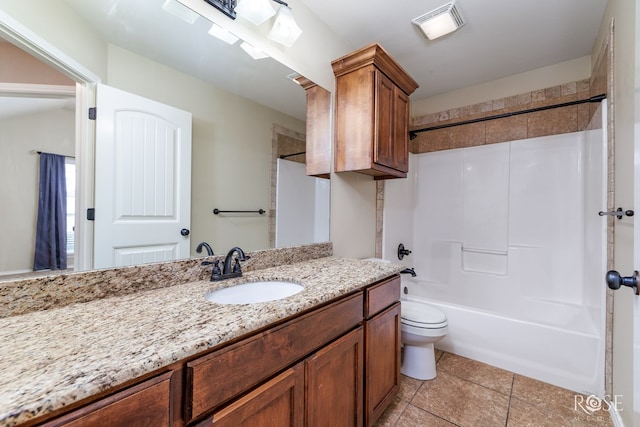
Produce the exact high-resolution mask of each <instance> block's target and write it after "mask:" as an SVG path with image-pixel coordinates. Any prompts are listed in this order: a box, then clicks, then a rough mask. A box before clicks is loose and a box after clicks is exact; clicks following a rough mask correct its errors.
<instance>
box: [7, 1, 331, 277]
mask: <svg viewBox="0 0 640 427" xmlns="http://www.w3.org/2000/svg"><path fill="white" fill-rule="evenodd" d="M59 3H60V5H63V4H65V5H66V6H65V7H62V8H60V13H64V14H77V15H76V18H77V19H79V20H82V21H84V22H86V26H85V30H86V31H88V32H89V31H95V33H92V34H87V37H88V38H95V39H98V40H100V43H102V44H103V46H102V50H103V53H104V56H105V63H106V66H105V67H104V69H98V70H94V69H92V70H91V71H92V72H95V73H96V75H98V76H99V77H100V79H101V80H102V82H103V83H105V84H107V85H109V86H112V87H115V88H118V89H121V90H124V91H128V92H130V93H133V94H136V95H140V96H143V97H147V98H149V99H152V100H155V101H158V102H162V103H164V104H167V105H171V106H174V107H176V108H179V109H182V110H184V111H188V112H190V113H191V114H192V156H191V164H190V167H191V202H190V206H191V213H190V221H189V222H190V224H189V229H190V235H189V236H188V238H189V240H190V243H189V255H190V256H203V255H205V253H202V254H198V253H196V251H195V249H196V247H197V245H198V244H199V243H200V242H203V241H206V242H208V243H209V245H210V246H211V247H212V249H213V251H214V252H215V253H216V254H221V253H225V252H226V251H227V250H228V249H229V248H230V247H232V246H236V245H237V246H241V247H243V249H245V250H249V251H250V250H257V249H264V248H268V247H274V246H275V245H276V243H277V242H278V241H279V242H283V243H282V244H280V243H278V246H289V245H290V244H302V243H311V242H312V241H326V240H328V197H327V198H326V199H324V198H322V197H325V196H318V197H319V199H318V201H315V200H316V198H315V197H313V199H314V203H313V204H312V205H311V204H305V207H308V206H318V209H317V210H312V211H308V210H307V211H302V210H301V209H300V212H299V215H298V216H297V217H298V218H299V219H300V220H301V222H304V221H307V223H306V224H303V225H302V226H301V225H300V224H296V226H297V227H302V228H298V229H295V228H293V229H290V230H288V234H289V237H287V238H281V237H280V236H281V235H283V236H284V234H282V233H283V227H284V228H287V227H288V226H289V225H291V224H293V223H292V222H290V221H285V222H284V223H278V221H277V219H278V214H279V212H282V215H283V217H285V216H287V215H288V216H289V217H290V216H291V215H292V212H293V216H294V217H295V216H296V212H295V211H296V210H297V209H298V208H300V206H299V205H296V203H295V202H293V203H285V202H278V197H277V189H278V187H279V186H280V187H281V185H279V184H283V182H279V180H278V174H279V170H278V167H277V163H278V161H277V160H278V158H279V157H281V156H284V157H285V158H286V160H281V162H284V163H285V164H291V163H292V162H297V163H304V161H305V156H304V154H298V155H295V156H291V154H295V153H300V152H303V151H304V146H305V142H304V139H305V135H304V134H305V122H304V119H305V93H304V90H303V89H302V88H301V87H299V86H297V85H296V84H295V83H294V82H293V81H292V80H291V77H292V76H291V75H292V74H293V71H292V70H290V69H287V68H286V67H284V66H282V65H281V64H278V63H277V62H276V61H274V60H272V59H270V58H266V59H261V60H257V61H256V60H253V59H251V58H250V57H248V56H247V55H246V54H244V53H243V51H242V50H241V49H239V47H238V46H229V45H226V44H225V43H224V42H221V41H219V40H217V39H215V38H213V37H211V36H209V35H208V34H207V31H208V28H209V27H210V23H208V21H206V20H204V19H203V18H199V19H198V20H197V21H196V22H194V23H193V24H188V23H186V22H184V21H181V20H180V19H178V18H176V17H175V16H173V15H171V14H169V13H167V12H166V11H164V10H163V9H162V8H161V6H162V5H161V2H155V1H151V0H144V1H141V2H135V5H134V4H133V3H134V2H117V3H116V4H115V5H114V4H112V2H111V3H110V2H99V3H100V4H99V5H98V4H93V5H92V4H91V3H98V2H81V1H77V0H68V1H66V2H59ZM107 3H109V4H107ZM140 10H144V13H141V12H140ZM150 26H152V28H153V30H151V29H150ZM36 30H37V29H33V31H34V32H36V33H37V31H36ZM60 31H65V29H64V28H61V29H60ZM185 46H189V47H188V48H185ZM221 52H224V53H221ZM9 54H11V55H14V56H6V55H9ZM87 54H89V53H87ZM91 54H92V55H94V56H95V52H92V53H91ZM0 55H2V58H3V61H1V62H2V63H3V64H8V63H11V64H12V66H11V67H0V77H2V81H1V83H2V84H3V85H5V86H3V87H10V88H11V89H10V90H9V91H7V90H4V92H3V93H2V95H4V96H3V97H2V105H0V109H2V115H1V116H0V151H1V152H2V153H1V155H0V159H1V160H0V162H2V165H1V166H2V168H1V172H0V173H1V174H3V176H1V177H0V178H2V179H3V182H7V183H9V182H11V183H15V185H9V186H3V189H2V194H0V198H1V200H3V205H4V206H5V207H7V208H5V209H3V210H2V212H1V213H0V219H1V220H2V222H3V223H4V224H11V226H10V227H4V230H3V231H2V232H1V233H2V234H1V235H2V241H3V242H13V243H12V244H11V245H8V244H5V245H2V249H0V250H1V251H2V252H3V253H2V254H0V278H1V277H2V275H3V274H4V275H5V278H6V277H8V276H7V274H12V275H15V274H24V273H26V272H29V271H31V270H32V269H33V256H34V244H35V243H34V242H35V228H36V226H35V224H36V217H37V213H36V211H37V202H38V182H37V181H38V179H39V171H38V168H39V155H37V154H35V153H34V151H43V152H51V153H55V154H61V155H64V156H66V158H67V159H69V161H68V163H70V164H74V163H75V162H80V161H81V160H80V159H77V160H76V161H75V162H74V157H75V150H76V147H75V132H76V125H77V123H76V116H77V117H83V116H84V114H83V113H79V114H77V115H76V112H75V105H76V104H75V102H74V98H73V96H72V95H73V93H74V91H73V90H70V91H67V92H64V91H63V92H64V93H58V92H60V89H59V88H60V87H61V86H67V87H70V88H73V87H74V85H75V82H74V81H73V80H71V79H69V78H67V77H65V76H64V75H63V74H60V73H58V72H57V71H56V70H53V69H51V68H50V67H48V66H46V65H43V64H41V63H40V65H39V66H38V67H36V66H33V64H32V65H31V66H30V67H28V68H29V69H30V70H39V72H37V73H35V72H34V73H28V74H29V75H28V76H27V73H21V72H17V71H16V69H17V67H15V65H16V64H17V63H18V62H17V60H14V59H15V58H17V56H22V59H21V60H23V61H29V60H31V61H36V62H38V61H37V60H35V59H34V58H30V59H27V58H29V55H27V54H26V53H25V52H22V51H21V50H20V49H18V48H16V47H15V46H13V45H12V44H10V43H6V42H3V43H0ZM7 57H9V58H12V60H11V61H5V58H7ZM74 60H76V61H77V62H78V63H79V64H84V62H83V58H82V57H78V58H74ZM44 69H46V72H45V71H42V70H44ZM12 73H13V77H12V76H11V74H12ZM32 74H35V76H34V75H32ZM52 76H55V77H52ZM51 79H54V80H51ZM57 79H59V80H57ZM25 80H26V81H25ZM18 83H19V84H24V83H27V84H28V85H27V86H26V87H27V88H28V90H30V91H31V92H30V94H28V95H27V94H26V93H20V89H19V87H18V86H19V85H18ZM33 85H49V86H52V87H53V86H55V88H56V89H55V91H56V93H55V94H54V93H46V91H45V93H44V94H42V93H40V92H38V91H35V92H34V90H33V87H34V86H33ZM8 92H11V93H8ZM7 95H11V96H7ZM43 96H44V97H45V98H42V97H43ZM21 100H22V101H24V103H29V104H31V106H30V107H29V109H26V110H25V109H24V108H20V106H21V105H22V102H21ZM27 101H29V102H27ZM36 101H37V102H36ZM37 104H40V106H39V107H35V105H37ZM6 111H9V112H6ZM95 162H96V163H97V162H100V159H99V158H96V159H95ZM76 166H77V167H78V168H80V167H81V165H76ZM289 169H296V168H295V167H294V168H287V171H286V172H283V173H286V174H290V173H291V170H289ZM298 169H300V168H298ZM71 175H72V174H71V173H70V174H69V176H70V177H71ZM293 176H295V175H293ZM286 179H287V180H289V179H293V178H286ZM302 180H303V177H302V176H301V177H300V178H299V181H302ZM304 180H311V181H313V180H316V179H315V178H307V177H304ZM70 181H72V179H70ZM321 181H324V183H321V184H311V186H310V187H309V186H307V187H303V188H302V189H301V188H293V189H292V188H290V187H291V186H286V185H285V186H284V189H282V190H281V191H300V192H302V193H305V196H307V197H308V196H309V191H311V190H309V188H314V189H315V188H316V187H325V188H324V189H321V190H318V191H319V192H323V193H322V194H325V195H326V194H328V181H326V180H321ZM314 182H315V181H314ZM314 191H315V190H314ZM302 193H300V194H302ZM67 196H68V197H73V196H74V194H73V192H71V191H70V192H69V193H68V194H67ZM298 197H299V196H296V195H293V196H290V197H289V198H290V199H293V200H296V199H298ZM325 200H326V201H325ZM69 204H70V205H71V206H74V205H75V203H74V202H73V201H72V200H71V201H70V202H69ZM284 206H288V207H284ZM215 208H217V209H220V210H257V209H264V210H265V211H266V212H265V214H263V215H259V214H224V215H214V214H213V209H215ZM320 210H322V211H323V212H324V213H323V214H320V213H319V212H320ZM68 213H69V214H70V215H71V214H74V212H73V209H69V210H68ZM78 216H79V217H81V218H80V219H79V220H80V221H82V220H84V216H85V212H80V213H79V214H78ZM71 222H73V219H71ZM70 228H71V230H72V231H73V228H72V227H70ZM309 229H312V230H315V231H314V232H313V233H301V232H299V231H296V230H309ZM286 231H287V230H284V232H286ZM83 238H84V236H81V235H78V233H76V234H75V235H74V234H71V236H69V242H70V243H73V242H72V240H73V239H75V240H76V241H79V240H82V239H83ZM95 244H96V245H100V242H98V241H96V242H95ZM91 249H92V248H91ZM73 255H74V251H73V247H70V248H69V267H70V268H71V267H72V266H73V265H74V256H73ZM91 265H93V264H91Z"/></svg>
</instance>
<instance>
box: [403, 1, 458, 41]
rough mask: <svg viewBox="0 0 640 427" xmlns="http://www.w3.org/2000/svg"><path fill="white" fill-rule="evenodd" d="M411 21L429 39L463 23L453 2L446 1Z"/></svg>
mask: <svg viewBox="0 0 640 427" xmlns="http://www.w3.org/2000/svg"><path fill="white" fill-rule="evenodd" d="M411 22H413V23H414V24H415V25H417V26H418V27H419V28H420V29H421V30H422V32H423V33H424V35H425V36H427V38H428V39H429V40H435V39H437V38H438V37H442V36H444V35H446V34H449V33H451V32H453V31H455V30H457V29H458V28H460V27H462V26H463V25H464V20H463V19H462V16H461V15H460V12H459V11H458V8H457V7H456V5H455V2H450V3H447V4H445V5H443V6H440V7H439V8H437V9H434V10H432V11H431V12H427V13H425V14H424V15H420V16H418V17H417V18H414V19H413V20H412V21H411Z"/></svg>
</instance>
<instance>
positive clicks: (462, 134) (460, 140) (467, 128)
mask: <svg viewBox="0 0 640 427" xmlns="http://www.w3.org/2000/svg"><path fill="white" fill-rule="evenodd" d="M449 135H450V137H451V147H450V148H462V147H474V146H476V145H483V144H484V142H485V126H484V122H480V123H471V124H468V125H462V126H456V127H452V128H449Z"/></svg>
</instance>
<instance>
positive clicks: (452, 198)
mask: <svg viewBox="0 0 640 427" xmlns="http://www.w3.org/2000/svg"><path fill="white" fill-rule="evenodd" d="M601 108H602V109H604V110H606V109H605V108H604V107H601ZM602 123H606V120H605V118H604V117H603V118H602ZM606 162H607V157H606V135H605V132H604V130H603V129H597V130H588V131H582V132H576V133H569V134H561V135H554V136H546V137H540V138H530V139H526V140H518V141H511V142H505V143H499V144H491V145H485V146H479V147H471V148H463V149H454V150H446V151H439V152H433V153H424V154H418V155H411V157H410V176H409V177H408V178H407V179H406V180H392V181H387V182H386V184H385V196H384V197H385V201H384V237H383V256H384V258H386V259H389V260H394V261H396V262H401V263H403V264H406V265H407V266H409V267H414V268H415V272H416V273H417V276H416V277H415V278H411V277H409V275H403V285H402V286H403V288H404V291H405V293H404V294H403V297H404V298H405V299H406V300H414V301H420V302H427V303H429V304H431V305H433V306H435V307H437V308H439V309H440V310H442V311H443V312H444V314H445V315H446V318H447V321H448V334H447V335H446V337H444V338H443V339H442V340H441V341H439V342H438V343H437V344H436V347H437V348H440V349H442V350H445V351H450V352H453V353H456V354H459V355H461V356H466V357H469V358H472V359H475V360H478V361H481V362H485V363H488V364H491V365H494V366H497V367H500V368H503V369H507V370H510V371H513V372H516V373H519V374H521V375H525V376H529V377H532V378H536V379H538V380H541V381H545V382H548V383H551V384H554V385H557V386H560V387H565V388H568V389H571V390H575V391H579V392H584V393H587V394H597V395H600V396H603V395H604V355H605V350H604V349H605V342H604V341H605V285H604V279H603V278H604V274H605V269H606V220H605V219H604V218H603V217H600V216H599V215H598V212H599V211H600V210H603V209H604V208H605V207H606V174H607V169H606ZM399 243H404V245H405V246H406V247H407V248H409V249H411V250H412V253H411V255H409V256H407V257H404V259H403V260H402V261H399V260H398V258H397V256H396V254H397V250H398V245H399Z"/></svg>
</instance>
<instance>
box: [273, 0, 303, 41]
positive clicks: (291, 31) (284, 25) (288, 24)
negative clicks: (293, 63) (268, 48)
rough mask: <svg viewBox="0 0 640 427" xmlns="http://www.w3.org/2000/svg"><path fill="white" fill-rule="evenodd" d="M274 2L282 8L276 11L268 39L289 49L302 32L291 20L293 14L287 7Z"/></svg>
mask: <svg viewBox="0 0 640 427" xmlns="http://www.w3.org/2000/svg"><path fill="white" fill-rule="evenodd" d="M274 1H275V2H276V3H280V4H281V5H282V6H280V8H279V9H278V14H277V15H276V21H275V22H274V23H273V27H272V28H271V31H270V32H269V35H268V37H269V38H270V39H271V40H273V41H276V42H278V43H280V44H283V45H285V46H287V47H291V46H293V44H294V43H295V41H296V40H297V39H298V37H300V34H302V30H301V29H300V27H298V24H296V20H295V19H293V13H291V8H289V5H288V4H286V3H284V2H281V1H279V0H274Z"/></svg>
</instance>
